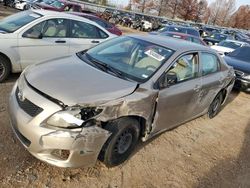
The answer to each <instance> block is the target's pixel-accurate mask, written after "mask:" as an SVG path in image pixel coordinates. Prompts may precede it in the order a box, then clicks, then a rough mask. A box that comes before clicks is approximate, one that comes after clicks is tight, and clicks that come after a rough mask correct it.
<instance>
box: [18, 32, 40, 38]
mask: <svg viewBox="0 0 250 188" xmlns="http://www.w3.org/2000/svg"><path fill="white" fill-rule="evenodd" d="M23 37H26V38H31V39H42V38H43V34H42V33H40V32H31V33H24V34H23Z"/></svg>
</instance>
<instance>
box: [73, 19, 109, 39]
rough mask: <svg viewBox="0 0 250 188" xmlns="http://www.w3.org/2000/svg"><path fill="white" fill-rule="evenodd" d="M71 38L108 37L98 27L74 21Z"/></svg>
mask: <svg viewBox="0 0 250 188" xmlns="http://www.w3.org/2000/svg"><path fill="white" fill-rule="evenodd" d="M71 37H73V38H92V39H95V38H107V37H108V35H107V34H106V33H105V32H104V31H101V29H99V28H98V27H96V26H94V25H91V24H88V23H85V22H79V21H72V30H71Z"/></svg>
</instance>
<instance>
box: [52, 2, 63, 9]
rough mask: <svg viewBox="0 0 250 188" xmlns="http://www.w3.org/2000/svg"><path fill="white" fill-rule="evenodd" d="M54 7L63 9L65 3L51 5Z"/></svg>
mask: <svg viewBox="0 0 250 188" xmlns="http://www.w3.org/2000/svg"><path fill="white" fill-rule="evenodd" d="M50 5H51V6H52V7H56V8H59V9H60V8H62V7H63V6H64V3H63V2H60V1H55V2H53V3H51V4H50Z"/></svg>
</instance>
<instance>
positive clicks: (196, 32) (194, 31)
mask: <svg viewBox="0 0 250 188" xmlns="http://www.w3.org/2000/svg"><path fill="white" fill-rule="evenodd" d="M187 34H189V35H193V36H196V37H200V34H199V32H198V31H196V30H194V29H187Z"/></svg>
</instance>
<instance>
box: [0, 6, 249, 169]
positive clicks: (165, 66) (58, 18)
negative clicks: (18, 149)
mask: <svg viewBox="0 0 250 188" xmlns="http://www.w3.org/2000/svg"><path fill="white" fill-rule="evenodd" d="M74 14H75V15H74ZM85 17H88V19H87V18H85ZM91 19H94V18H93V17H91V18H90V16H89V15H85V14H82V13H71V14H68V13H62V12H59V11H57V12H55V11H48V10H28V11H24V12H20V13H17V14H14V15H12V16H10V17H7V18H5V19H3V20H2V21H1V22H0V81H4V80H5V79H6V78H7V77H8V75H9V74H10V73H11V72H21V71H22V74H21V75H20V78H19V79H18V80H17V82H16V83H15V85H14V87H13V90H12V92H11V95H10V100H9V114H10V119H11V127H12V129H13V131H14V133H15V134H16V136H17V138H18V139H19V140H20V142H21V143H22V144H23V145H24V147H25V148H27V150H28V151H29V152H30V153H31V154H32V155H33V156H35V157H36V158H38V159H40V160H42V161H44V162H47V163H49V164H51V165H55V166H59V167H82V166H84V167H86V166H91V165H94V164H95V162H96V160H97V159H99V160H100V161H102V162H103V163H104V164H105V165H106V166H108V167H113V166H116V165H120V164H121V163H123V162H124V161H125V160H127V159H128V158H129V156H130V155H131V154H132V153H133V151H134V149H135V147H136V144H137V143H138V141H139V140H142V141H147V140H149V139H150V138H152V137H153V136H155V135H157V134H159V133H162V132H163V131H166V130H171V129H173V128H175V127H177V126H179V125H181V124H183V123H185V122H187V121H190V120H192V119H194V118H197V117H200V116H202V115H207V117H208V118H214V117H215V116H216V115H217V114H218V113H219V112H220V110H221V106H222V105H224V104H225V102H226V100H227V98H228V96H229V94H230V92H231V90H232V88H233V86H235V83H236V85H238V84H240V87H241V88H244V89H246V90H248V88H249V87H248V86H249V84H248V83H249V82H248V81H249V80H250V79H249V75H250V72H249V71H246V69H247V67H249V63H250V61H249V54H250V53H249V50H250V47H249V46H242V47H240V48H237V49H236V50H235V51H233V52H231V53H228V54H226V56H225V57H224V58H223V57H222V56H220V55H219V54H218V53H217V52H216V51H215V50H213V49H212V48H209V47H207V45H206V44H205V43H204V42H202V40H201V38H200V36H197V33H196V32H195V30H194V32H188V31H190V28H189V29H187V28H185V29H179V30H175V33H173V32H172V31H164V32H158V33H156V34H155V33H153V34H149V35H128V36H120V37H117V35H114V34H112V33H111V32H110V31H108V30H107V29H105V28H104V27H102V26H101V24H97V23H95V22H93V21H91ZM96 22H97V21H96ZM178 31H179V32H178ZM180 33H181V34H180ZM198 34H199V32H198ZM180 38H182V39H184V40H180ZM97 44H98V45H97ZM246 54H247V55H246ZM226 62H227V63H226ZM239 64H241V65H239ZM28 65H29V66H28ZM229 65H231V66H229ZM236 65H237V66H236ZM232 66H233V67H235V70H234V69H233V67H232ZM235 74H236V78H235ZM235 79H236V81H235Z"/></svg>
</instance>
